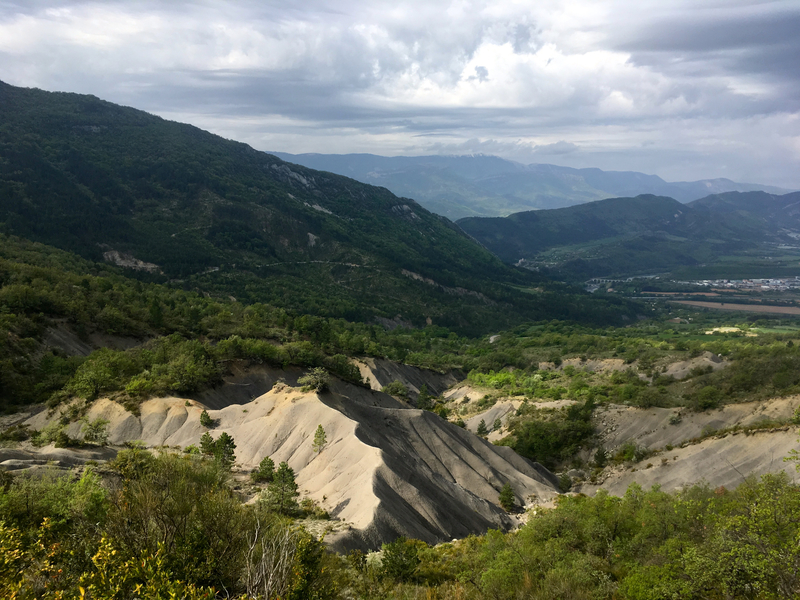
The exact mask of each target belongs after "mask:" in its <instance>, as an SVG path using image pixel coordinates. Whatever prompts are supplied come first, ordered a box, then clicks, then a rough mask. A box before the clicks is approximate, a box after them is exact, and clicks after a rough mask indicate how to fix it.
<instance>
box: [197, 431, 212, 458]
mask: <svg viewBox="0 0 800 600" xmlns="http://www.w3.org/2000/svg"><path fill="white" fill-rule="evenodd" d="M214 449H215V445H214V438H212V437H211V434H210V433H208V432H207V431H206V432H205V433H204V434H203V436H202V437H201V438H200V452H202V453H203V454H205V455H206V456H214Z"/></svg>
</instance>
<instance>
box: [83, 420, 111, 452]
mask: <svg viewBox="0 0 800 600" xmlns="http://www.w3.org/2000/svg"><path fill="white" fill-rule="evenodd" d="M108 424H109V421H108V420H107V419H102V418H99V417H98V418H97V419H95V420H94V421H89V420H84V422H83V426H82V427H81V433H82V434H83V441H84V442H89V443H90V444H97V445H98V446H105V445H107V444H108V436H109V433H108Z"/></svg>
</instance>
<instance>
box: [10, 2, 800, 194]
mask: <svg viewBox="0 0 800 600" xmlns="http://www.w3.org/2000/svg"><path fill="white" fill-rule="evenodd" d="M795 24H800V7H798V5H797V2H796V1H792V0H778V1H776V2H770V3H760V2H758V1H757V0H753V1H752V2H750V1H747V0H726V1H724V2H723V1H722V0H704V1H701V2H697V1H696V0H691V1H690V0H660V1H655V0H642V1H641V2H637V3H633V4H632V3H630V2H628V1H624V2H623V0H609V1H607V2H594V1H592V0H575V1H557V0H538V1H533V0H520V1H505V2H499V1H495V2H488V1H478V0H452V1H426V2H422V1H421V0H412V1H408V0H403V1H397V0H394V1H391V2H389V1H387V0H375V1H374V2H370V3H364V5H363V6H356V5H354V4H352V3H345V2H344V1H343V0H308V1H306V2H304V3H303V4H302V5H300V4H296V3H290V2H281V1H277V0H273V1H266V2H263V1H262V2H257V1H241V2H236V3H228V2H221V1H215V0H208V1H206V2H202V3H197V2H188V1H187V2H170V3H163V2H156V1H151V2H142V3H130V2H123V1H121V0H119V1H106V2H70V1H67V0H52V1H48V0H32V1H29V2H18V3H13V2H6V3H4V4H2V5H0V79H3V80H4V81H7V82H8V83H12V84H16V85H31V86H38V87H43V88H45V89H53V90H66V91H78V92H83V93H92V94H95V95H98V96H101V97H104V98H107V99H109V100H112V101H115V102H121V103H125V104H130V105H133V106H136V107H139V108H144V109H146V110H150V111H152V112H156V113H159V114H162V115H169V116H171V117H173V118H176V119H179V120H187V121H190V122H193V123H195V124H197V125H199V126H204V127H208V128H210V129H212V130H213V131H216V132H219V133H221V134H223V135H225V136H226V137H231V138H236V139H241V140H243V141H246V142H248V143H251V144H253V145H254V146H256V147H259V148H262V149H274V150H286V151H290V152H293V151H294V152H297V151H308V152H311V151H316V152H351V151H369V152H375V153H384V154H395V153H416V152H429V151H441V152H452V151H458V150H454V149H457V148H463V149H464V150H463V151H465V152H474V151H481V152H485V153H490V152H493V153H497V154H501V155H504V156H508V157H509V158H515V159H520V160H529V161H534V160H543V159H546V160H552V161H554V162H560V163H561V164H566V163H568V162H570V161H571V162H572V163H575V164H577V162H580V161H587V160H591V161H595V164H596V165H597V166H600V167H601V168H614V169H618V170H626V169H637V170H644V171H646V172H654V173H657V174H659V175H662V176H664V177H666V178H677V179H690V178H700V177H714V176H720V175H725V176H729V177H731V178H734V179H736V178H741V179H750V180H755V181H763V182H764V183H774V184H778V185H785V186H796V187H800V175H798V174H797V173H796V171H797V169H796V164H797V160H798V158H800V156H798V139H800V126H799V125H798V114H800V73H798V72H797V68H796V65H797V64H798V61H800V41H798V40H797V36H796V34H795V32H796V29H797V27H796V25H795ZM420 136H421V137H420ZM431 136H435V138H432V137H431ZM431 139H436V140H438V141H436V142H435V143H432V142H431ZM566 150H569V151H568V152H567V151H566ZM579 166H591V165H587V164H581V165H579ZM701 169H702V170H703V172H702V173H701V172H700V170H701Z"/></svg>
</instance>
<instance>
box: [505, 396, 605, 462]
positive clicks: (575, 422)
mask: <svg viewBox="0 0 800 600" xmlns="http://www.w3.org/2000/svg"><path fill="white" fill-rule="evenodd" d="M594 407H595V404H594V402H593V401H592V400H591V399H589V400H586V401H585V402H583V403H581V404H575V405H573V406H570V407H568V408H567V409H563V410H560V411H556V412H552V413H533V414H529V415H523V416H520V417H516V418H514V419H512V420H511V422H510V430H511V435H510V436H508V437H506V438H503V440H501V442H500V443H501V444H503V445H508V446H511V447H512V448H514V450H516V451H517V452H518V453H519V454H521V455H522V456H525V457H527V458H530V459H531V460H535V461H538V462H541V463H542V464H543V465H545V466H546V467H548V468H555V466H556V465H557V464H558V463H560V462H562V461H565V460H567V459H569V458H570V457H572V456H573V455H574V454H575V453H576V452H577V450H578V448H579V447H580V446H581V445H582V444H584V443H586V442H587V441H588V440H589V439H590V438H591V437H592V436H593V435H594V426H593V425H592V423H591V416H592V412H593V410H594Z"/></svg>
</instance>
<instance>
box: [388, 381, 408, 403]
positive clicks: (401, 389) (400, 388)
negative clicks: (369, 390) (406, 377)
mask: <svg viewBox="0 0 800 600" xmlns="http://www.w3.org/2000/svg"><path fill="white" fill-rule="evenodd" d="M381 391H382V392H383V393H384V394H389V395H390V396H399V397H400V398H405V399H408V388H407V387H406V386H405V385H404V384H403V383H402V382H400V381H398V380H397V379H395V380H394V381H393V382H392V383H390V384H388V385H385V386H383V387H382V388H381Z"/></svg>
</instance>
